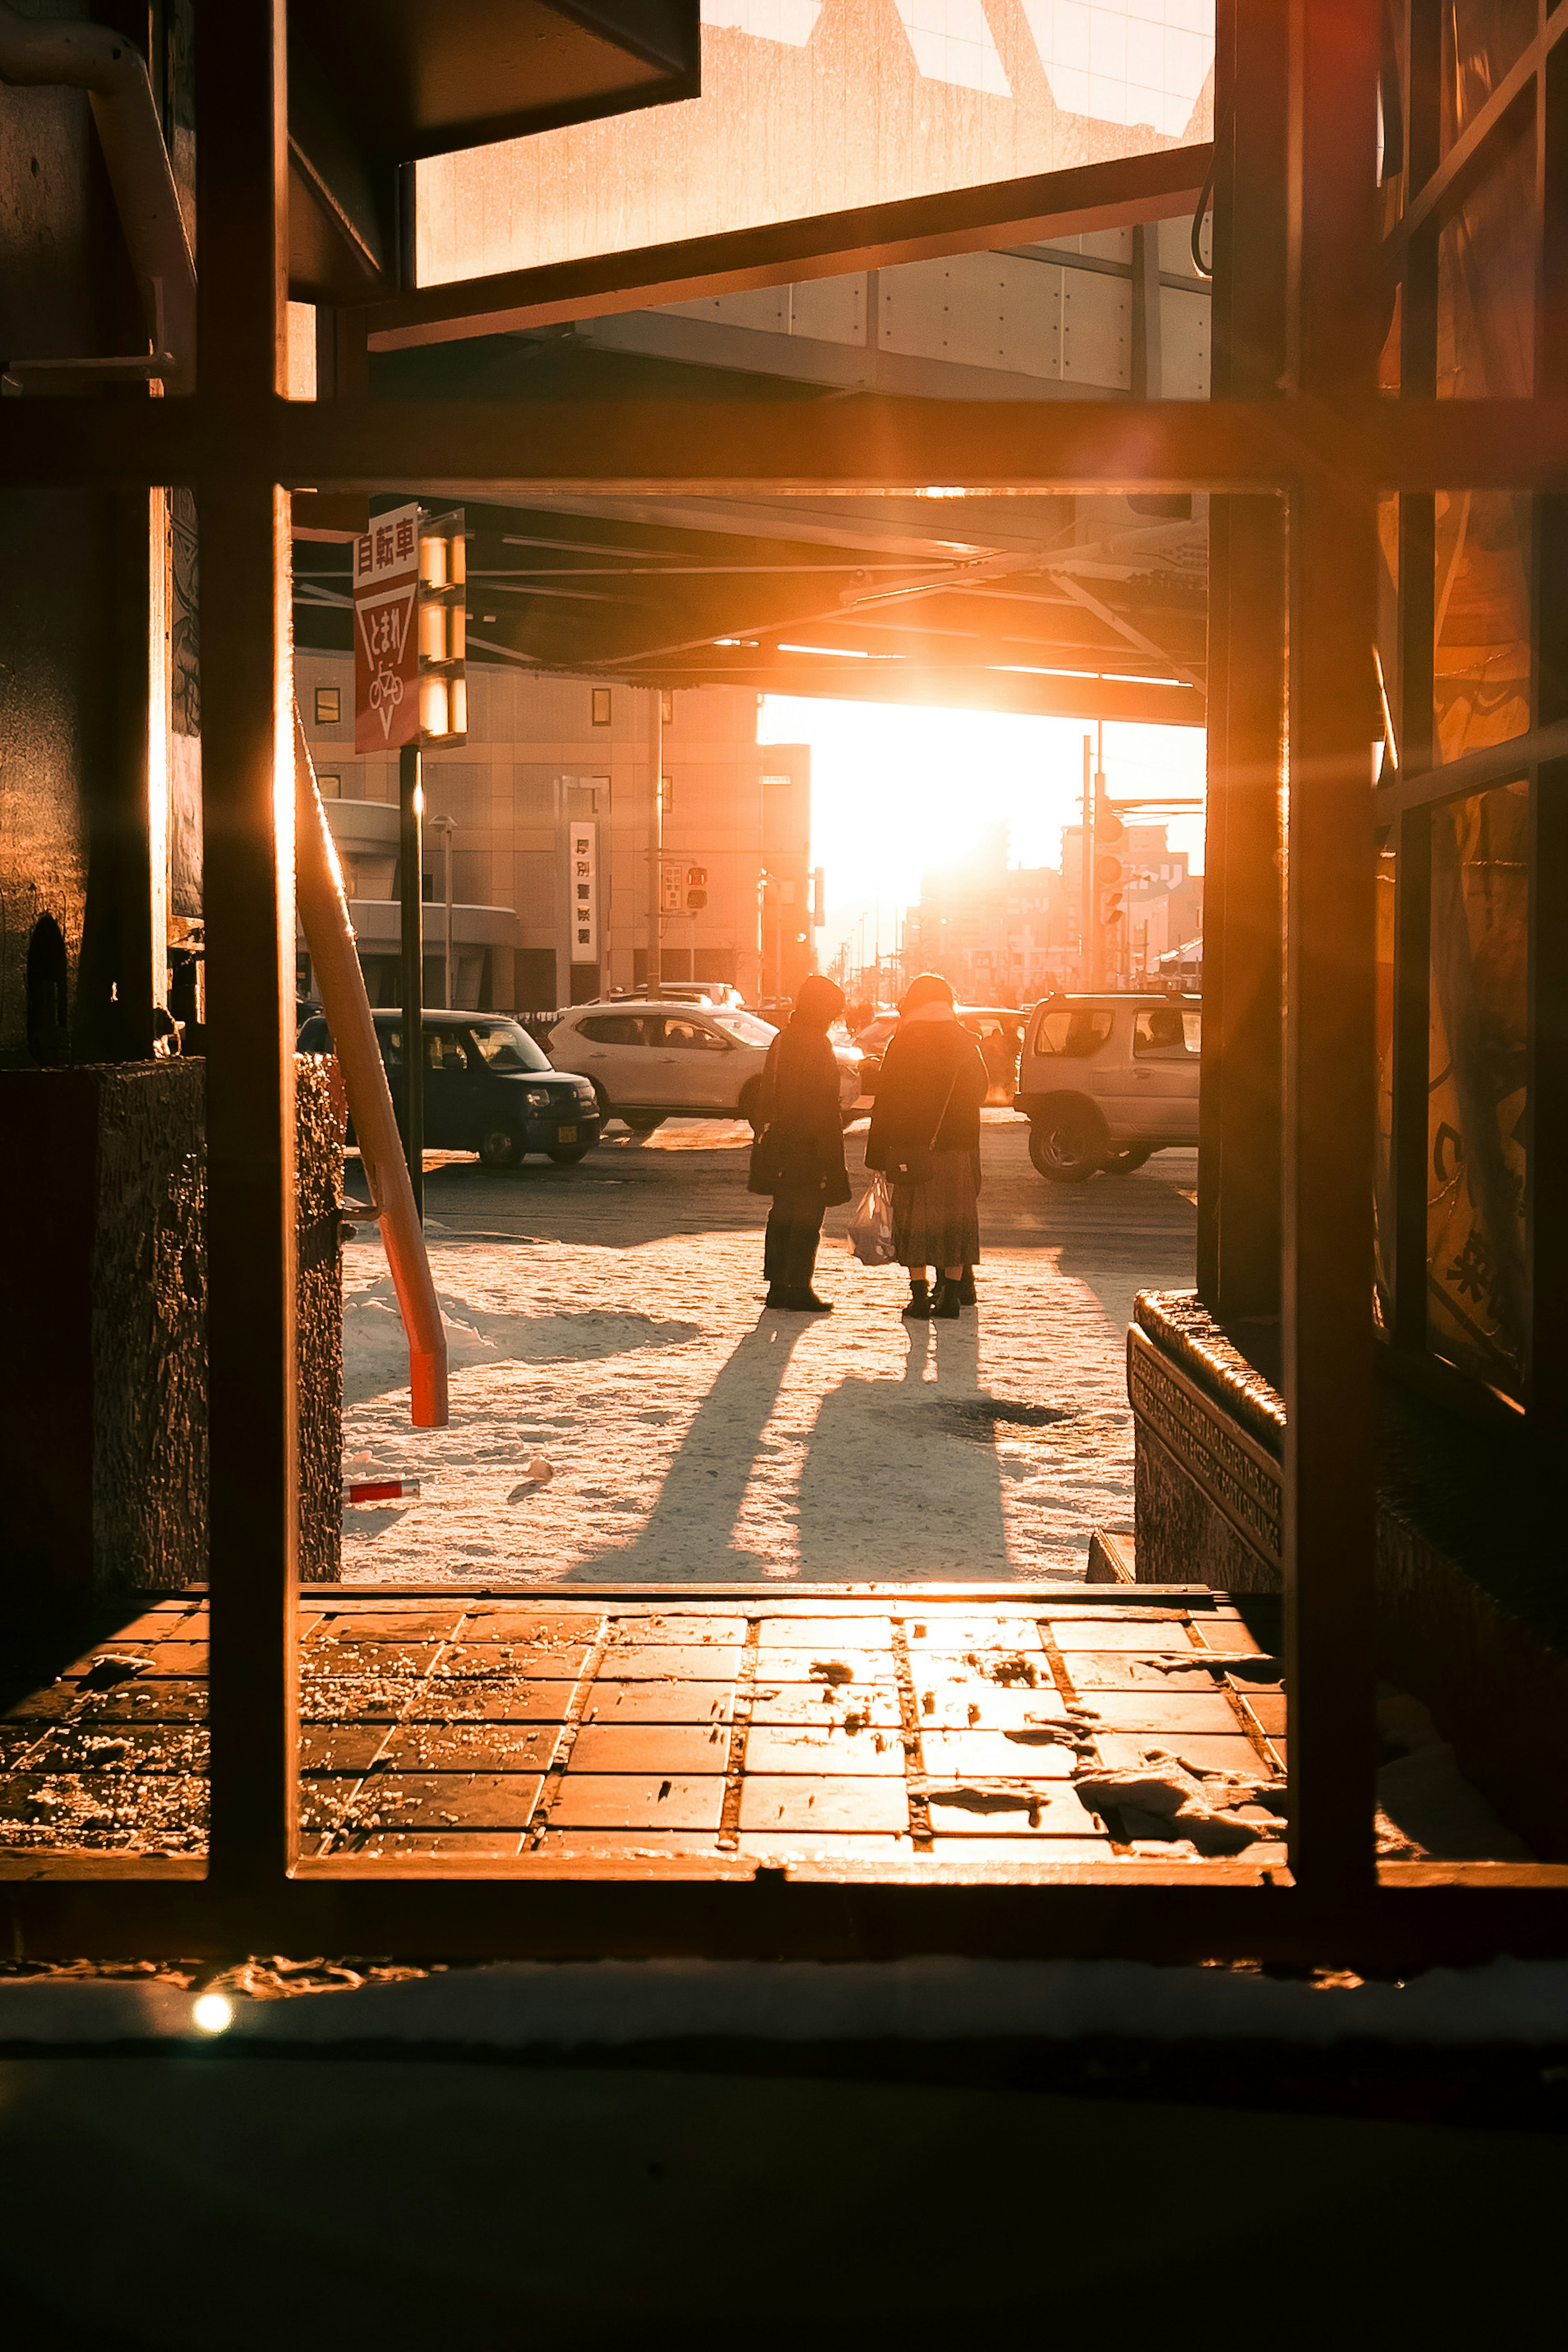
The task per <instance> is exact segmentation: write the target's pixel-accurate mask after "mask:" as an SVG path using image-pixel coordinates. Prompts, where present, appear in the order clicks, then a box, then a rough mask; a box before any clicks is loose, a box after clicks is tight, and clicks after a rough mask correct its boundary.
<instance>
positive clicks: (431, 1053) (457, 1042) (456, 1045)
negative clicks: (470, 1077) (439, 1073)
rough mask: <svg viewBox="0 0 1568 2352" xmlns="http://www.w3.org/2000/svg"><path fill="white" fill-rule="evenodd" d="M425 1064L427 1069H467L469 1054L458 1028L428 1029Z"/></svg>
mask: <svg viewBox="0 0 1568 2352" xmlns="http://www.w3.org/2000/svg"><path fill="white" fill-rule="evenodd" d="M425 1066H426V1069H427V1070H467V1068H468V1055H466V1054H465V1053H464V1051H463V1040H462V1038H461V1036H460V1035H459V1034H458V1031H457V1030H456V1029H426V1032H425Z"/></svg>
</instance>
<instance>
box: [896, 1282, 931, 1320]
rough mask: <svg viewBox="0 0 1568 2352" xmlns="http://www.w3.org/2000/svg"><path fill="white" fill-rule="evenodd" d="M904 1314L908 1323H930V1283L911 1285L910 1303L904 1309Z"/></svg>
mask: <svg viewBox="0 0 1568 2352" xmlns="http://www.w3.org/2000/svg"><path fill="white" fill-rule="evenodd" d="M903 1312H904V1320H905V1322H906V1323H929V1322H930V1321H931V1285H930V1283H929V1282H911V1283H910V1303H909V1305H908V1306H907V1307H905V1308H904V1310H903Z"/></svg>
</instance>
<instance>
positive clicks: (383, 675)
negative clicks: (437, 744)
mask: <svg viewBox="0 0 1568 2352" xmlns="http://www.w3.org/2000/svg"><path fill="white" fill-rule="evenodd" d="M353 583H354V749H355V751H387V750H389V749H391V748H393V747H395V746H400V745H402V744H404V743H414V742H416V741H417V740H418V739H419V639H418V632H417V630H416V627H415V625H414V615H415V607H416V604H417V602H418V596H419V509H418V508H417V506H406V507H395V508H394V509H393V511H392V512H391V513H390V514H383V515H376V516H374V518H373V520H372V522H371V526H370V529H369V530H367V531H365V532H363V534H362V535H361V536H360V537H359V538H358V539H356V540H355V541H354V546H353Z"/></svg>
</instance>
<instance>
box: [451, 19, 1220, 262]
mask: <svg viewBox="0 0 1568 2352" xmlns="http://www.w3.org/2000/svg"><path fill="white" fill-rule="evenodd" d="M703 17H704V25H703V37H702V96H701V97H700V98H699V99H693V100H688V101H687V102H685V103H683V104H679V105H675V106H661V107H655V108H651V109H650V110H647V112H646V113H640V114H621V115H615V116H612V117H610V118H609V119H608V120H606V121H602V122H589V123H577V124H574V125H571V126H569V127H567V128H566V129H563V130H559V131H542V132H539V133H537V134H535V135H534V136H532V137H531V138H527V139H519V140H513V141H509V142H504V143H502V144H500V145H499V146H494V147H484V148H478V149H475V150H473V151H472V152H468V153H466V154H461V155H448V156H440V157H437V158H436V159H435V160H433V161H431V162H428V163H420V164H419V165H418V166H417V173H418V178H417V190H418V202H417V222H418V226H417V248H416V268H417V277H418V282H419V283H420V284H421V285H422V286H429V285H437V284H441V283H445V282H447V281H448V280H450V279H453V278H469V277H476V276H481V275H486V274H489V273H491V272H494V271H497V270H503V269H523V268H534V267H537V266H539V265H541V264H543V263H548V262H556V261H566V260H571V259H574V258H577V257H582V256H584V255H588V254H595V253H624V252H628V251H631V250H634V249H635V248H637V247H641V246H647V245H662V244H666V243H668V242H670V241H671V240H674V239H678V238H686V237H697V236H713V235H715V234H717V233H719V232H721V231H724V230H730V229H741V228H749V227H754V226H759V225H760V224H762V223H763V222H768V221H783V220H799V219H805V218H808V217H810V216H812V215H816V214H819V213H825V212H836V211H839V210H842V209H845V208H847V207H849V206H853V205H876V204H886V203H889V201H893V200H896V199H898V198H900V197H905V196H915V195H927V194H938V193H940V192H941V191H942V190H943V189H948V188H965V187H976V186H980V185H982V184H985V183H987V182H990V181H994V180H1008V179H1014V178H1016V177H1019V176H1021V175H1023V174H1024V173H1035V172H1049V171H1056V170H1059V169H1063V168H1065V167H1067V166H1068V165H1077V164H1080V163H1099V162H1101V161H1105V160H1108V159H1110V158H1111V157H1114V156H1122V155H1134V154H1142V153H1147V152H1150V151H1151V150H1154V149H1159V148H1163V147H1169V146H1177V145H1182V144H1185V143H1186V142H1191V141H1196V140H1202V139H1206V138H1207V137H1208V136H1209V135H1210V124H1211V121H1212V115H1213V96H1212V69H1213V63H1214V9H1213V5H1212V0H1186V5H1180V6H1161V7H1151V6H1150V5H1148V0H1080V5H1071V6H1063V5H1050V0H1024V4H1023V5H1022V6H1020V7H1018V8H1016V9H1006V10H997V9H987V8H985V7H984V5H982V0H941V5H933V4H932V0H893V5H888V0H822V4H821V5H811V0H707V5H705V6H704V9H703Z"/></svg>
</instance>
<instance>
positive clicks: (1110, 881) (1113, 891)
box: [1094, 828, 1127, 925]
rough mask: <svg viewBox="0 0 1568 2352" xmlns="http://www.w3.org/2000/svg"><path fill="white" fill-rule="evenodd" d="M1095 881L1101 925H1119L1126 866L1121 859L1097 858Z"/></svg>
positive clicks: (1125, 880)
mask: <svg viewBox="0 0 1568 2352" xmlns="http://www.w3.org/2000/svg"><path fill="white" fill-rule="evenodd" d="M1119 829H1120V828H1119ZM1094 879H1095V882H1096V885H1097V887H1098V888H1099V892H1100V923H1101V924H1102V925H1109V924H1111V923H1119V922H1120V921H1121V893H1122V890H1123V888H1124V887H1126V882H1127V868H1126V866H1124V865H1123V864H1122V862H1121V858H1120V857H1108V856H1101V857H1097V858H1096V859H1095V861H1094Z"/></svg>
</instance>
